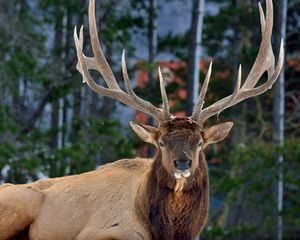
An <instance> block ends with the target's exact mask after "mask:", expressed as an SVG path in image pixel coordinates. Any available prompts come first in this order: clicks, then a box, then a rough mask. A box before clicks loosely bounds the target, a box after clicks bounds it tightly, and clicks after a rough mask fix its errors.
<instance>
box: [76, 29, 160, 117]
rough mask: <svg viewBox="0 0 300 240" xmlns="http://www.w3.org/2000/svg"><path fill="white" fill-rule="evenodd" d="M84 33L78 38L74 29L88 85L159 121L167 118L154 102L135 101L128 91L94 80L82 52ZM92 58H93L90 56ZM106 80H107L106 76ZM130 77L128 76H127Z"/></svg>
mask: <svg viewBox="0 0 300 240" xmlns="http://www.w3.org/2000/svg"><path fill="white" fill-rule="evenodd" d="M82 37H83V34H82V33H80V37H79V38H78V35H77V32H76V28H75V29H74V41H75V46H76V51H77V58H78V67H79V69H80V73H81V74H82V77H83V79H84V82H86V83H87V84H88V86H89V87H90V88H91V89H92V90H93V91H94V92H96V93H98V94H101V95H103V96H106V97H110V98H113V99H116V100H118V101H120V102H122V103H124V104H126V105H128V106H131V107H133V108H135V109H137V110H139V111H142V112H145V113H147V114H149V115H151V116H153V117H154V118H155V119H156V120H157V121H159V122H163V121H164V120H165V119H164V118H163V115H162V110H161V109H159V108H156V107H155V106H154V105H153V104H151V103H149V102H147V101H144V100H143V101H144V102H143V104H142V103H141V102H138V101H135V100H134V99H133V98H132V96H131V95H128V94H127V93H125V92H123V91H122V90H121V89H120V88H119V89H114V88H105V87H102V86H101V85H99V84H97V83H96V82H94V81H93V79H92V77H91V75H90V73H89V70H88V69H89V68H88V65H87V62H86V58H85V57H84V54H83V53H82V43H83V38H82ZM90 60H91V58H90ZM103 77H104V80H105V76H103ZM127 78H128V76H127Z"/></svg>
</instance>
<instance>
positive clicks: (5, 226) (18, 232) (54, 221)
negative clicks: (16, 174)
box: [0, 0, 284, 240]
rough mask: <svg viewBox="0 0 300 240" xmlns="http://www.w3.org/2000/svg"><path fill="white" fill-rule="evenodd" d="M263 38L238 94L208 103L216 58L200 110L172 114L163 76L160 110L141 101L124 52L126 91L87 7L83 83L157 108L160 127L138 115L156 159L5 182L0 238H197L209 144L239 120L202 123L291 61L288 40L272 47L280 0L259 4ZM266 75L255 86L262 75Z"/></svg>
mask: <svg viewBox="0 0 300 240" xmlns="http://www.w3.org/2000/svg"><path fill="white" fill-rule="evenodd" d="M259 13H260V22H261V32H262V40H261V45H260V48H259V52H258V55H257V57H256V60H255V62H254V65H253V67H252V69H251V71H250V73H249V75H248V76H247V78H246V80H245V81H244V84H242V83H241V79H242V73H241V67H239V71H238V76H237V81H236V86H235V89H234V91H233V93H232V94H231V95H229V96H227V97H225V98H223V99H221V100H219V101H217V102H216V103H214V104H212V105H210V106H208V107H206V108H204V109H203V105H204V99H205V94H206V91H207V88H208V82H209V79H210V75H211V70H212V64H210V66H209V69H208V72H207V75H206V78H205V81H204V83H203V86H202V89H201V92H200V95H199V100H198V102H197V104H196V106H195V110H194V113H193V114H192V116H190V117H187V118H178V117H174V116H172V115H171V113H170V111H169V107H168V99H167V95H166V91H165V87H164V81H163V77H162V74H161V71H160V69H158V73H159V74H158V75H159V80H160V90H161V95H162V108H157V107H155V106H154V105H153V104H151V103H150V102H147V101H145V100H143V99H141V98H139V97H138V96H137V95H136V94H135V93H134V92H133V90H132V88H131V86H130V80H129V77H128V73H127V70H126V62H125V54H124V52H123V55H122V72H123V77H124V82H125V88H126V92H125V91H123V90H122V89H121V88H120V87H119V85H118V83H117V81H116V79H115V76H114V75H113V73H112V70H111V68H110V66H109V65H108V63H107V61H106V59H105V57H104V55H103V51H102V49H101V46H100V44H99V39H98V34H97V28H96V21H95V3H94V0H90V4H89V31H90V37H91V45H92V49H93V53H94V56H93V57H86V56H85V55H84V54H83V52H82V48H83V28H82V27H81V29H80V33H79V36H78V34H77V30H76V27H75V30H74V40H75V45H76V50H77V57H78V64H77V69H78V71H79V72H80V73H81V74H82V76H83V81H84V82H86V83H87V84H88V86H89V87H90V88H91V89H92V90H93V91H95V92H96V93H99V94H101V95H104V96H107V97H110V98H114V99H116V100H118V101H120V102H122V103H124V104H126V105H128V106H130V107H133V108H135V109H137V110H139V111H142V112H144V113H147V114H149V115H150V116H152V117H154V118H155V119H156V120H157V122H158V127H153V126H148V125H142V124H137V123H133V122H131V123H130V124H131V127H132V128H133V130H134V131H135V132H136V134H137V135H138V136H139V137H140V138H141V139H142V140H144V141H145V142H148V143H151V144H154V145H155V146H156V156H155V157H154V159H142V158H135V159H130V160H129V159H123V160H119V161H116V162H114V163H111V164H107V165H105V166H103V167H100V168H99V169H97V170H94V171H91V172H87V173H83V174H79V175H74V176H66V177H60V178H53V179H48V180H39V181H36V182H33V183H29V184H24V185H13V184H4V185H2V186H1V187H0V240H5V239H12V238H15V237H19V239H31V240H38V239H39V240H40V239H42V240H61V239H63V240H71V239H76V240H86V239H89V240H108V239H114V240H128V239H131V240H142V239H144V240H150V239H153V240H162V239H168V240H170V239H187V240H191V239H195V237H196V236H197V235H198V234H199V233H200V232H201V230H202V228H203V226H204V224H205V221H206V218H207V213H208V205H209V181H208V171H207V163H206V161H205V156H204V153H203V151H204V149H205V148H206V147H207V146H208V145H209V144H211V143H216V142H219V141H221V140H223V139H224V138H225V137H226V136H227V135H228V133H229V131H230V129H231V128H232V126H233V123H232V122H225V123H219V124H217V125H214V126H211V127H204V123H205V121H206V120H207V119H208V118H210V117H211V116H213V115H216V114H218V113H220V112H221V111H223V110H224V109H226V108H228V107H231V106H233V105H235V104H237V103H239V102H241V101H242V100H245V99H247V98H250V97H253V96H256V95H259V94H262V93H264V92H265V91H267V90H268V89H270V88H271V87H272V85H273V84H274V82H275V81H276V79H277V77H278V75H279V73H280V70H281V67H282V64H283V55H284V51H283V43H281V47H280V53H279V57H278V63H277V65H276V66H275V58H274V54H273V50H272V46H271V35H272V27H273V5H272V1H271V0H267V1H266V16H265V15H264V12H263V10H262V7H261V5H260V4H259ZM90 69H93V70H97V71H98V72H100V74H101V75H102V77H103V79H104V81H105V82H106V84H107V87H103V86H101V85H99V84H97V83H96V82H94V81H93V79H92V77H91V75H90V73H89V70H90ZM266 71H267V73H268V79H267V80H266V82H264V83H263V84H261V85H259V86H256V85H257V83H258V81H259V79H260V78H261V77H262V75H263V73H264V72H266Z"/></svg>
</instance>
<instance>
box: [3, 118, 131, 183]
mask: <svg viewBox="0 0 300 240" xmlns="http://www.w3.org/2000/svg"><path fill="white" fill-rule="evenodd" d="M88 125H89V127H88V128H87V131H84V130H83V129H81V130H80V131H79V132H78V133H77V135H76V139H74V141H72V142H70V143H68V144H66V145H65V146H63V147H62V148H61V149H57V148H56V149H51V148H49V147H48V146H47V142H48V141H49V137H51V135H53V132H54V131H53V129H51V130H49V131H42V130H39V129H36V130H34V131H33V132H32V133H31V134H30V135H27V136H22V137H21V138H20V139H18V140H17V141H11V139H9V137H8V138H6V140H3V141H1V142H0V152H1V155H0V169H5V168H6V169H7V170H6V171H7V173H6V177H4V176H3V177H4V180H5V181H7V182H13V183H26V182H28V181H29V180H31V181H34V180H37V179H38V178H39V177H47V176H49V177H58V176H64V175H70V174H77V173H82V172H86V171H90V170H93V169H95V167H96V166H100V165H102V164H105V163H108V162H111V161H114V160H116V159H120V158H126V157H128V158H130V157H133V156H134V150H133V145H132V140H131V139H130V138H128V137H125V136H124V134H122V131H121V126H120V125H119V124H118V123H117V122H116V121H113V120H95V119H91V120H90V121H89V122H88ZM116 149H117V151H116Z"/></svg>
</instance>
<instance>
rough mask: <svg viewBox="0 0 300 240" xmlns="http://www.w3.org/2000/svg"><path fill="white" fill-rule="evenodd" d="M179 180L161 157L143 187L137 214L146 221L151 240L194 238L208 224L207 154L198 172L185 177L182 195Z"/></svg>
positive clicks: (153, 166) (156, 158)
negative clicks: (177, 182) (179, 189)
mask: <svg viewBox="0 0 300 240" xmlns="http://www.w3.org/2000/svg"><path fill="white" fill-rule="evenodd" d="M175 184H176V180H175V178H174V176H172V175H170V174H169V173H168V172H167V171H166V169H165V168H164V167H163V165H162V161H161V155H160V154H159V153H158V154H157V155H156V157H155V158H154V161H153V165H152V167H151V169H150V171H149V173H148V175H147V177H146V179H145V181H144V183H143V184H142V185H143V186H142V187H141V188H140V191H139V192H140V197H139V200H138V201H137V204H138V205H137V210H138V215H139V216H141V217H142V218H143V220H144V221H145V222H147V223H148V224H147V227H148V228H149V230H150V232H151V235H152V239H154V240H158V239H182V240H185V239H186V240H191V239H194V238H195V237H196V236H197V234H198V232H199V229H201V228H202V226H203V225H204V224H205V221H206V218H207V212H208V201H209V191H208V187H209V186H208V185H209V182H208V170H207V164H206V161H205V157H204V154H201V156H200V159H199V167H198V169H196V171H195V173H194V174H193V175H191V176H190V177H188V178H186V182H185V185H184V187H183V189H182V191H181V192H174V187H175Z"/></svg>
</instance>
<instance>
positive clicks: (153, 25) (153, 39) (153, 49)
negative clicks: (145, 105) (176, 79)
mask: <svg viewBox="0 0 300 240" xmlns="http://www.w3.org/2000/svg"><path fill="white" fill-rule="evenodd" d="M148 14H149V16H148V52H149V59H148V62H149V66H150V67H149V87H150V89H154V88H155V85H156V77H155V72H156V69H155V62H156V56H157V0H150V6H149V12H148ZM149 123H150V125H153V126H154V125H155V120H154V118H152V117H150V118H149ZM154 154H155V149H154V147H153V146H149V147H148V156H149V157H152V156H153V155H154Z"/></svg>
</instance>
